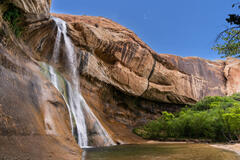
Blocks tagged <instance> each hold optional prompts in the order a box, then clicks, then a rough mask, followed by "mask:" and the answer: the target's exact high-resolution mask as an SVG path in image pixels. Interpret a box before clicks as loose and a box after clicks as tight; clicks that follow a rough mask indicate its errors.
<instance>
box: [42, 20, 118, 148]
mask: <svg viewBox="0 0 240 160" xmlns="http://www.w3.org/2000/svg"><path fill="white" fill-rule="evenodd" d="M53 20H54V21H55V23H56V27H57V35H56V40H55V45H54V51H53V56H52V60H51V63H53V64H57V63H58V62H59V60H58V58H59V54H60V52H62V53H63V54H65V56H66V62H65V63H66V66H65V69H66V72H67V73H68V74H69V75H70V82H69V81H67V80H66V79H64V78H63V77H62V76H61V75H60V74H58V73H57V72H56V70H54V68H53V67H51V66H49V65H46V64H43V65H42V66H44V67H43V68H44V69H45V71H46V70H47V71H48V78H49V79H50V81H51V82H52V84H53V85H54V86H55V87H56V88H57V89H58V91H59V92H60V93H61V94H62V96H63V97H64V100H65V101H66V103H67V107H68V109H69V113H70V119H71V126H72V132H73V134H74V136H75V137H76V139H77V141H78V144H79V146H80V147H82V148H85V147H90V145H91V144H94V145H97V146H109V145H114V144H115V143H114V142H113V140H112V139H111V137H110V136H109V135H108V133H107V131H106V130H105V129H104V127H103V126H102V125H101V123H100V122H99V120H98V119H97V117H96V116H95V115H94V114H93V112H92V111H91V109H90V108H89V106H88V105H87V103H86V102H85V100H84V98H83V96H82V95H81V94H80V93H79V79H78V70H77V66H78V63H77V57H76V54H75V53H74V47H73V44H72V42H71V39H70V38H69V37H68V36H67V25H66V22H65V21H63V20H61V19H59V18H53ZM61 44H62V45H61ZM89 132H90V133H91V134H92V135H94V138H91V142H89V138H88V133H89ZM92 141H97V142H92Z"/></svg>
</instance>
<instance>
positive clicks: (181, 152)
mask: <svg viewBox="0 0 240 160" xmlns="http://www.w3.org/2000/svg"><path fill="white" fill-rule="evenodd" d="M82 160H240V156H239V155H237V154H236V153H234V152H230V151H227V150H223V149H217V148H214V147H211V146H209V145H206V144H146V145H121V146H113V147H103V148H88V149H84V152H83V155H82Z"/></svg>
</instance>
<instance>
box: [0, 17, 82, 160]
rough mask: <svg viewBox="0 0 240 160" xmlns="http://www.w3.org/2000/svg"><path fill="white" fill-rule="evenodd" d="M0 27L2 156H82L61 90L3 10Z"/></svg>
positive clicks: (23, 159) (53, 159)
mask: <svg viewBox="0 0 240 160" xmlns="http://www.w3.org/2000/svg"><path fill="white" fill-rule="evenodd" d="M0 31H1V32H0V159H4V160H5V159H6V160H13V159H20V160H26V159H33V160H43V159H49V160H56V159H59V160H69V159H74V160H79V159H80V157H81V150H80V148H79V147H78V145H77V143H76V141H75V139H74V137H73V136H72V133H71V127H70V120H69V113H68V110H67V106H66V104H65V102H64V100H63V98H62V96H61V95H60V93H59V92H58V91H57V90H56V88H54V87H53V85H52V84H51V83H50V82H49V81H48V80H47V79H46V78H45V77H44V76H43V74H42V73H41V67H40V65H39V64H38V62H37V61H36V60H34V59H33V58H32V56H31V55H33V52H34V51H33V50H31V48H29V47H28V46H26V45H25V44H24V42H23V41H22V40H21V39H17V38H16V36H15V34H14V33H13V32H12V30H11V28H10V27H9V26H8V24H7V23H6V22H5V21H3V19H2V16H0Z"/></svg>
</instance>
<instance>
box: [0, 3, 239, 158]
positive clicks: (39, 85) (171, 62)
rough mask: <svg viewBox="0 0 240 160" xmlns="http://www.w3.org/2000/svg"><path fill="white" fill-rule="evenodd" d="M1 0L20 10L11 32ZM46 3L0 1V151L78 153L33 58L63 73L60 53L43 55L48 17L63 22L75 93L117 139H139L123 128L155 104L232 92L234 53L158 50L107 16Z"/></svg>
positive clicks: (141, 119)
mask: <svg viewBox="0 0 240 160" xmlns="http://www.w3.org/2000/svg"><path fill="white" fill-rule="evenodd" d="M8 3H12V4H14V5H15V6H16V7H18V8H19V9H20V10H21V13H22V16H23V17H22V20H23V22H22V25H24V30H23V33H22V35H21V36H20V37H19V38H16V36H15V35H14V33H13V32H12V31H11V27H9V24H8V23H7V22H6V21H4V20H3V19H2V15H3V13H4V11H5V10H6V8H7V6H8ZM50 3H51V2H50V1H49V0H39V1H36V0H29V1H26V0H20V1H19V0H16V1H15V0H9V1H5V2H4V3H0V9H1V12H0V14H1V16H0V28H1V31H0V124H1V125H0V127H1V129H0V157H1V156H2V155H4V156H6V157H7V155H9V156H10V155H12V156H13V157H14V155H16V156H19V159H26V157H39V158H38V159H46V157H48V158H49V159H77V157H80V153H81V151H80V149H79V148H78V146H77V143H76V142H75V141H74V137H73V136H72V135H71V128H70V124H69V113H68V111H67V106H66V104H65V102H64V100H63V97H62V96H61V95H60V93H58V91H57V90H56V88H54V87H53V85H52V84H51V83H50V82H49V81H48V80H47V79H46V78H45V77H44V76H43V75H42V73H41V66H40V65H39V62H40V61H43V62H46V63H48V64H50V65H53V66H54V68H55V69H57V70H58V72H60V73H61V74H62V75H63V76H64V77H65V78H66V79H69V73H68V72H67V70H66V65H67V64H66V61H65V60H66V56H67V55H65V54H63V53H60V59H59V61H58V63H57V64H52V62H51V58H52V56H53V50H54V44H55V40H56V33H57V27H56V24H55V22H54V21H53V19H52V18H51V16H54V17H58V18H61V19H63V20H65V21H66V22H67V24H68V36H69V37H70V38H71V40H72V42H73V44H74V49H75V54H76V55H77V61H78V75H79V77H80V83H79V84H80V92H81V93H82V94H83V96H84V98H85V99H86V102H87V103H88V105H89V106H90V107H91V108H92V110H93V112H94V113H95V115H96V117H98V118H99V120H100V121H101V122H102V124H103V126H104V127H105V128H106V129H107V131H108V133H109V134H110V135H111V137H113V139H114V141H115V142H117V143H119V144H122V143H140V142H142V141H143V140H142V139H140V138H139V137H137V136H135V135H133V134H132V132H131V129H132V128H133V127H136V126H138V125H142V124H144V123H146V122H147V121H149V120H151V119H155V118H157V117H158V116H160V115H161V111H164V110H167V111H172V112H174V111H178V110H179V109H180V108H181V107H183V106H185V105H186V104H193V103H195V102H196V101H198V100H200V99H202V98H203V97H205V96H215V95H219V96H223V95H230V94H233V93H236V92H240V85H239V84H240V69H239V68H240V60H239V59H234V58H228V59H227V60H225V61H224V60H219V61H209V60H205V59H202V58H198V57H186V58H183V57H179V56H174V55H169V54H158V53H156V52H155V51H153V50H152V49H151V48H150V47H149V46H148V45H147V44H146V43H144V42H143V41H142V40H141V39H140V38H138V37H137V35H136V34H134V33H133V32H132V31H130V30H129V29H127V28H125V27H123V26H121V25H119V24H117V23H115V22H113V21H111V20H109V19H106V18H103V17H92V16H73V15H63V14H52V15H50V13H49V8H50ZM62 43H64V41H63V42H62ZM159 45H161V44H159ZM62 46H64V45H62ZM2 144H4V145H2ZM32 146H36V147H32ZM6 148H9V149H6ZM29 150H31V153H29V152H28V151H29ZM18 152H19V153H21V154H19V153H18ZM1 154H2V155H1ZM18 154H19V155H18ZM7 158H8V157H7ZM36 159H37V158H36Z"/></svg>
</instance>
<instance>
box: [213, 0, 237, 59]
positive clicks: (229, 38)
mask: <svg viewBox="0 0 240 160" xmlns="http://www.w3.org/2000/svg"><path fill="white" fill-rule="evenodd" d="M232 7H233V8H234V7H237V8H238V9H240V2H238V3H235V4H233V5H232ZM226 21H227V22H228V23H229V24H230V26H231V27H230V28H228V29H226V30H224V31H223V32H221V33H220V34H219V36H218V38H217V41H218V40H221V42H222V43H219V44H217V45H216V46H214V47H213V50H215V51H218V54H220V55H223V56H222V57H229V56H233V57H237V58H240V15H238V14H229V17H228V18H227V19H226Z"/></svg>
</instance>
